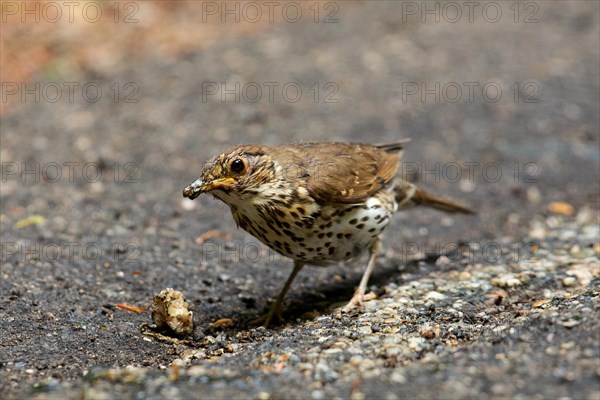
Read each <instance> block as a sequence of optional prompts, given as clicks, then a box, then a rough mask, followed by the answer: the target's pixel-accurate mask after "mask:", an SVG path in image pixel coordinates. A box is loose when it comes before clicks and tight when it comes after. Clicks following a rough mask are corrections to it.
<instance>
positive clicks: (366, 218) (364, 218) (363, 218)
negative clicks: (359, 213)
mask: <svg viewBox="0 0 600 400" xmlns="http://www.w3.org/2000/svg"><path fill="white" fill-rule="evenodd" d="M360 220H361V221H362V222H365V221H368V220H369V217H368V216H366V217H362V218H361V219H360Z"/></svg>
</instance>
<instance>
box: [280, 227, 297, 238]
mask: <svg viewBox="0 0 600 400" xmlns="http://www.w3.org/2000/svg"><path fill="white" fill-rule="evenodd" d="M283 233H285V234H286V235H287V236H290V237H294V236H296V235H294V232H292V231H290V230H289V229H284V230H283Z"/></svg>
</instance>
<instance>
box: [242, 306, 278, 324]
mask: <svg viewBox="0 0 600 400" xmlns="http://www.w3.org/2000/svg"><path fill="white" fill-rule="evenodd" d="M273 320H276V321H277V322H281V321H283V318H282V317H281V310H280V309H279V307H277V306H275V305H273V306H272V307H271V309H270V310H269V312H268V313H266V314H264V315H261V316H260V317H258V318H256V319H253V320H252V321H250V322H249V325H250V326H262V327H264V328H269V327H270V326H271V324H272V322H273Z"/></svg>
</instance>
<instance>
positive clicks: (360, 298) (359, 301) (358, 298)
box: [342, 291, 377, 312]
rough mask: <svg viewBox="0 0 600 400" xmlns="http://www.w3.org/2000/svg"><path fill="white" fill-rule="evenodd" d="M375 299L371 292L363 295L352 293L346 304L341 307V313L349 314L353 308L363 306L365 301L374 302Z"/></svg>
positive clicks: (375, 296)
mask: <svg viewBox="0 0 600 400" xmlns="http://www.w3.org/2000/svg"><path fill="white" fill-rule="evenodd" d="M376 298H377V295H376V294H375V293H372V292H371V293H367V294H364V293H362V292H359V291H357V292H356V293H354V296H352V298H351V299H350V301H349V302H348V304H346V305H345V306H344V307H342V312H349V311H352V310H354V309H355V308H360V307H362V306H363V305H364V302H365V301H370V300H374V299H376Z"/></svg>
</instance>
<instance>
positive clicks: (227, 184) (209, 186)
mask: <svg viewBox="0 0 600 400" xmlns="http://www.w3.org/2000/svg"><path fill="white" fill-rule="evenodd" d="M234 184H235V179H233V178H220V179H215V180H214V181H211V182H205V181H203V180H202V178H198V179H196V180H195V181H194V182H193V183H192V184H191V185H189V186H188V187H186V188H185V189H183V197H187V198H188V199H190V200H194V199H195V198H196V197H198V196H200V195H201V194H202V193H207V192H210V191H212V190H217V189H221V190H229V189H231V188H232V187H233V185H234Z"/></svg>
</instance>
